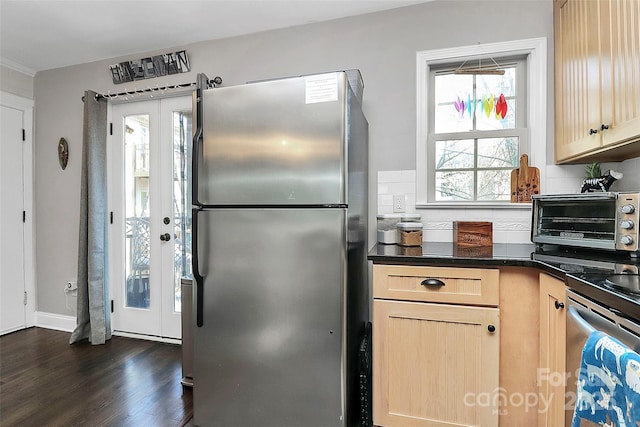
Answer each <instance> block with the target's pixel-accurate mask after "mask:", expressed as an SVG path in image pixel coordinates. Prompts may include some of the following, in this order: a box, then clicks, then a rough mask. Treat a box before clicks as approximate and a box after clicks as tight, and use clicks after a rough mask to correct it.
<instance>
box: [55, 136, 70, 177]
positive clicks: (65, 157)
mask: <svg viewBox="0 0 640 427" xmlns="http://www.w3.org/2000/svg"><path fill="white" fill-rule="evenodd" d="M58 160H59V161H60V167H62V170H65V169H66V168H67V163H68V162H69V144H67V140H66V139H64V138H60V141H59V142H58Z"/></svg>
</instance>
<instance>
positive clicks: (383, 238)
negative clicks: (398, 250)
mask: <svg viewBox="0 0 640 427" xmlns="http://www.w3.org/2000/svg"><path fill="white" fill-rule="evenodd" d="M400 220H401V216H400V214H380V215H378V243H383V244H385V245H394V244H396V243H398V240H397V232H396V224H397V223H399V222H400Z"/></svg>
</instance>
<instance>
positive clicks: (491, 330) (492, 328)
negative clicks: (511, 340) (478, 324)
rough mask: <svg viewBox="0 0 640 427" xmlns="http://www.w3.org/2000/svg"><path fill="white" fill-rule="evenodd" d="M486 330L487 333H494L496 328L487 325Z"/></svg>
mask: <svg viewBox="0 0 640 427" xmlns="http://www.w3.org/2000/svg"><path fill="white" fill-rule="evenodd" d="M487 330H488V331H489V332H495V331H496V327H495V326H494V325H489V326H487Z"/></svg>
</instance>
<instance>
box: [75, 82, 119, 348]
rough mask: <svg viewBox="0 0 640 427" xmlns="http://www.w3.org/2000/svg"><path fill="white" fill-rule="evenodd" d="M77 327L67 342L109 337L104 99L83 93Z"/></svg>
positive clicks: (90, 93) (88, 92)
mask: <svg viewBox="0 0 640 427" xmlns="http://www.w3.org/2000/svg"><path fill="white" fill-rule="evenodd" d="M81 180H82V184H81V189H80V236H79V245H78V310H77V326H76V329H75V330H74V331H73V333H72V334H71V339H70V340H69V343H70V344H73V343H74V342H78V341H81V340H83V339H89V341H91V343H92V344H104V343H105V342H106V341H107V340H108V339H110V338H111V311H110V304H109V276H108V265H109V264H108V262H107V255H108V250H107V102H106V100H105V99H104V98H99V99H96V93H95V92H92V91H90V90H88V91H86V92H85V93H84V125H83V141H82V178H81Z"/></svg>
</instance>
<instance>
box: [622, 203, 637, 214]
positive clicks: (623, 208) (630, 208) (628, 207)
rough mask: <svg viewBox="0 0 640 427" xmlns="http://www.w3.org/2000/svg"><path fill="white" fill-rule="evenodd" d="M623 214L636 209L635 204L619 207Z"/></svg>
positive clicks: (630, 212)
mask: <svg viewBox="0 0 640 427" xmlns="http://www.w3.org/2000/svg"><path fill="white" fill-rule="evenodd" d="M620 210H621V211H622V213H623V214H632V213H634V212H635V211H636V208H635V206H633V205H624V206H622V207H621V208H620Z"/></svg>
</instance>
